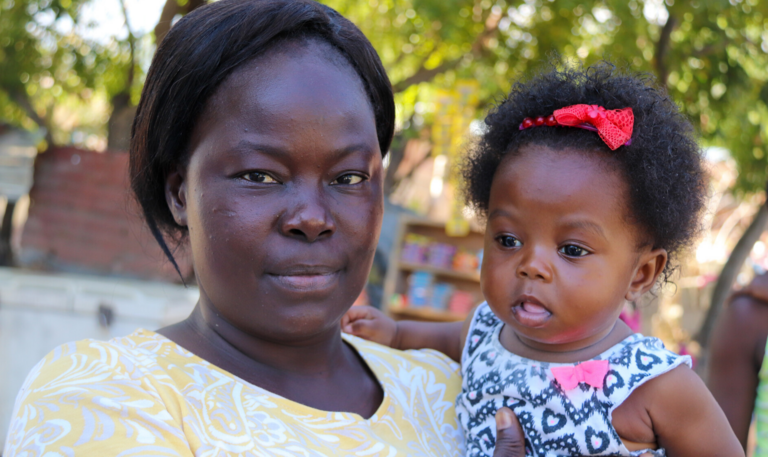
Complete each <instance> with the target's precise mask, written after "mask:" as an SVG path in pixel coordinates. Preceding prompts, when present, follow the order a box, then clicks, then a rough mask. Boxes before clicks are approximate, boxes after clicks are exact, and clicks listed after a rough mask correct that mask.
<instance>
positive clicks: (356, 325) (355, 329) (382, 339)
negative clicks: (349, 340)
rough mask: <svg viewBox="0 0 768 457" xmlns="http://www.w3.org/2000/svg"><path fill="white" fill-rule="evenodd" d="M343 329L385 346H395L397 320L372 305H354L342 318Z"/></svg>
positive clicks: (345, 331)
mask: <svg viewBox="0 0 768 457" xmlns="http://www.w3.org/2000/svg"><path fill="white" fill-rule="evenodd" d="M341 330H342V331H344V333H349V334H350V335H355V336H358V337H360V338H363V339H365V340H368V341H373V342H374V343H379V344H383V345H384V346H389V347H395V343H396V338H397V322H395V321H394V319H392V318H390V317H387V316H386V315H385V314H384V313H382V312H381V311H379V310H378V309H376V308H372V307H370V306H353V307H351V308H350V309H349V311H347V313H346V314H345V315H344V317H342V318H341Z"/></svg>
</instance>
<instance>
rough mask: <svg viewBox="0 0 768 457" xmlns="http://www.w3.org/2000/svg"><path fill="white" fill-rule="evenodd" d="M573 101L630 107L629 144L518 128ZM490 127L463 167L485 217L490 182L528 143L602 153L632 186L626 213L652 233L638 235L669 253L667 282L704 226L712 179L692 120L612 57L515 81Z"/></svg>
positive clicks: (574, 132)
mask: <svg viewBox="0 0 768 457" xmlns="http://www.w3.org/2000/svg"><path fill="white" fill-rule="evenodd" d="M576 104H589V105H600V106H603V107H604V108H606V109H620V108H626V107H631V108H632V110H633V112H634V115H635V123H634V131H633V133H632V143H631V145H629V146H626V145H625V146H621V147H620V148H619V149H617V150H616V151H613V152H612V151H611V150H610V149H609V148H608V146H606V144H605V143H603V141H602V140H601V139H600V137H599V136H598V135H597V133H594V132H590V131H587V130H583V129H577V128H560V127H546V126H543V127H536V128H529V129H526V130H519V126H520V124H521V123H522V122H523V119H525V118H526V117H536V116H548V115H550V114H552V112H553V111H555V110H556V109H559V108H563V107H565V106H570V105H576ZM485 125H486V130H485V133H484V134H483V135H482V137H481V139H480V141H479V142H478V144H477V145H476V146H475V147H474V148H473V150H472V151H471V152H470V154H469V155H468V156H467V158H466V159H465V161H464V163H463V165H462V170H461V171H462V174H463V177H464V179H465V193H466V197H467V200H468V203H469V204H470V206H472V207H473V208H474V209H475V210H476V211H477V212H478V213H479V214H480V215H481V216H483V217H485V216H487V212H488V201H489V198H490V193H491V181H492V179H493V176H494V173H495V172H496V169H497V168H498V167H499V164H500V163H501V161H502V160H503V159H504V157H506V156H514V155H516V154H518V153H519V152H520V151H521V149H523V147H524V146H526V145H529V144H537V145H542V146H546V147H549V148H552V149H554V150H564V149H571V150H574V149H575V150H580V151H585V152H590V151H598V152H601V154H600V156H603V157H608V158H610V161H611V162H612V164H611V165H613V167H615V168H616V169H617V170H619V172H620V173H621V174H622V175H623V177H624V179H625V181H626V183H627V184H628V186H627V188H628V189H629V202H628V210H629V214H628V216H629V217H630V218H631V220H632V222H634V223H636V224H639V225H640V227H642V233H644V234H646V235H647V239H645V240H641V241H643V242H646V243H648V244H650V245H652V246H653V248H654V249H656V248H663V249H665V250H666V251H667V252H668V253H669V257H670V261H669V262H667V266H666V267H665V270H664V272H663V274H662V278H663V281H668V280H669V276H670V275H671V273H672V272H673V271H674V267H673V266H672V265H671V264H672V263H673V262H671V261H672V260H673V259H674V257H675V254H678V253H679V252H680V251H681V250H682V249H684V248H686V247H688V246H689V245H690V244H691V242H692V241H693V239H694V238H695V236H696V235H697V233H698V232H699V229H700V215H701V213H702V210H703V208H704V205H705V201H706V198H707V179H706V172H705V170H704V166H703V159H702V153H701V148H700V147H699V145H698V143H697V141H696V136H695V134H694V130H693V127H692V125H691V123H690V122H689V121H688V120H687V119H686V118H685V117H684V116H683V115H682V114H680V111H679V110H678V108H677V106H676V105H675V103H674V102H673V101H672V100H670V98H669V97H668V96H667V94H666V91H664V90H663V89H660V88H658V87H656V85H655V80H654V78H653V77H651V76H649V75H647V74H632V73H628V72H622V71H619V70H617V68H616V67H615V66H614V65H613V64H611V63H609V62H601V63H598V64H596V65H593V66H591V67H587V68H583V67H575V66H573V65H567V64H561V63H553V64H551V68H550V69H549V70H548V71H545V72H542V73H539V74H537V75H535V76H534V77H532V78H531V79H529V80H527V81H520V82H517V83H515V84H514V85H513V87H512V90H511V92H510V93H509V96H508V97H507V98H506V99H504V100H503V101H502V102H501V103H500V104H498V105H497V106H496V107H494V108H493V109H491V111H490V113H489V114H488V116H487V117H486V118H485Z"/></svg>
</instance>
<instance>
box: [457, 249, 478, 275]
mask: <svg viewBox="0 0 768 457" xmlns="http://www.w3.org/2000/svg"><path fill="white" fill-rule="evenodd" d="M478 264H479V262H478V258H477V254H475V253H474V252H472V251H468V250H466V249H459V250H458V251H457V252H456V255H454V256H453V269H454V270H456V271H463V272H465V273H474V272H476V271H477V266H478Z"/></svg>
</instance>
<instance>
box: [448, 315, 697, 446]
mask: <svg viewBox="0 0 768 457" xmlns="http://www.w3.org/2000/svg"><path fill="white" fill-rule="evenodd" d="M503 326H504V323H503V322H502V321H501V320H500V319H499V318H498V317H496V316H495V315H494V314H493V311H491V309H490V307H489V306H488V304H487V303H483V304H482V305H480V306H479V307H478V309H477V310H476V311H475V315H474V317H473V319H472V324H471V326H470V328H469V333H468V335H467V341H466V344H465V345H464V352H463V353H462V355H461V365H462V367H461V371H462V375H463V381H462V392H461V394H460V395H459V397H458V398H457V400H456V412H457V413H458V416H459V421H460V422H461V424H462V426H463V428H464V434H465V437H466V441H467V455H468V456H472V457H477V456H491V455H492V454H493V449H494V446H495V442H496V422H495V419H494V417H495V414H496V411H497V410H498V409H499V408H501V407H502V406H507V407H509V408H511V409H512V410H514V412H515V414H516V415H517V417H518V419H519V420H520V423H521V424H522V426H523V429H524V432H525V436H526V440H525V444H526V455H527V456H535V457H555V456H587V455H589V456H592V455H595V456H605V455H617V456H630V457H633V456H639V455H642V454H643V453H645V452H649V453H650V454H651V455H654V456H657V457H662V456H664V455H665V453H664V450H663V449H656V450H644V451H634V452H630V451H629V450H628V449H627V448H626V446H624V444H623V443H622V441H621V439H620V438H619V435H618V434H617V433H616V430H615V429H614V428H613V425H612V423H611V414H612V413H613V410H614V409H616V408H617V407H618V406H619V405H621V404H622V403H623V402H624V400H626V399H627V397H629V395H630V394H631V393H632V392H633V391H634V390H635V389H636V388H637V387H639V386H640V385H642V384H643V383H644V382H646V381H648V380H650V379H653V378H655V377H657V376H659V375H662V374H664V373H666V372H668V371H670V370H672V369H673V368H675V367H677V366H679V365H681V364H687V365H688V366H691V358H690V357H689V356H680V355H677V354H675V353H674V352H672V351H669V350H667V349H666V348H665V347H664V345H663V344H662V342H661V341H660V340H659V339H658V338H653V337H645V336H643V335H640V334H634V335H632V336H629V337H627V338H626V339H624V340H623V341H622V342H620V343H619V344H617V345H615V346H613V347H611V348H610V349H608V350H607V351H605V352H603V353H602V354H600V355H599V356H597V357H595V358H594V359H592V360H591V361H587V362H582V363H578V364H576V363H548V362H540V361H536V360H530V359H525V358H523V357H519V356H517V355H515V354H512V353H511V352H509V351H507V350H506V349H504V347H502V346H501V343H500V342H499V332H500V331H501V328H502V327H503ZM601 370H602V371H601Z"/></svg>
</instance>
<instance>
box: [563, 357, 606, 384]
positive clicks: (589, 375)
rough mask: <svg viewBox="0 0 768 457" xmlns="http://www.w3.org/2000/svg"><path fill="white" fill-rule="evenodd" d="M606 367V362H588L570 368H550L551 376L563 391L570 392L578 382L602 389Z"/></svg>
mask: <svg viewBox="0 0 768 457" xmlns="http://www.w3.org/2000/svg"><path fill="white" fill-rule="evenodd" d="M608 365H609V363H608V361H607V360H590V361H588V362H581V363H577V364H576V365H575V366H572V367H556V368H552V374H553V375H554V376H555V380H556V381H557V382H558V383H560V385H561V386H562V387H563V389H564V390H571V389H573V388H575V387H576V386H578V385H579V383H580V382H585V383H587V384H589V385H590V386H592V387H597V388H598V389H600V388H602V387H603V380H604V379H605V375H606V374H607V373H608Z"/></svg>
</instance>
